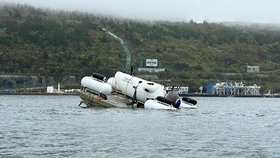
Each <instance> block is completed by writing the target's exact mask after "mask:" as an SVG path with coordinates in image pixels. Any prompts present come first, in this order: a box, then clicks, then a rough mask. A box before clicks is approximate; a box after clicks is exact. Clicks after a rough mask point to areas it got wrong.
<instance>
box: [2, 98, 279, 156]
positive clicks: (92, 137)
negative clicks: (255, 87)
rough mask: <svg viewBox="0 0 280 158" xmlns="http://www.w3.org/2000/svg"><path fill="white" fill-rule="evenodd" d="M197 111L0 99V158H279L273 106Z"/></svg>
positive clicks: (246, 101)
mask: <svg viewBox="0 0 280 158" xmlns="http://www.w3.org/2000/svg"><path fill="white" fill-rule="evenodd" d="M194 99H196V100H197V101H198V109H180V110H173V111H170V110H145V109H120V108H110V109H104V108H81V107H79V106H78V104H79V103H80V98H79V97H78V96H35V95H34V96H32V95H30V96H28V95H26V96H20V95H2V96H0V157H7V158H9V157H26V158H35V157H36V158H37V157H51V158H53V157H128V158H131V157H153V158H154V157H159V158H160V157H176V158H177V157H187V158H188V157H191V158H195V157H199V158H205V157H226V158H228V157H233V158H241V157H244V158H245V157H248V158H249V157H254V158H255V157H261V158H265V157H267V158H271V157H280V141H279V140H280V134H279V131H280V115H279V114H280V99H279V98H237V97H224V98H215V97H213V98H212V97H209V98H207V97H197V98H194Z"/></svg>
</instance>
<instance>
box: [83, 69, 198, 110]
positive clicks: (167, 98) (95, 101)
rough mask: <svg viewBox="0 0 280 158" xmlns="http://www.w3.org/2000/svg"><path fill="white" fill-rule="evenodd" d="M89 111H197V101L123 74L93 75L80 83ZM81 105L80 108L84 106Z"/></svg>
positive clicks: (84, 101)
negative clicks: (96, 109) (185, 109)
mask: <svg viewBox="0 0 280 158" xmlns="http://www.w3.org/2000/svg"><path fill="white" fill-rule="evenodd" d="M78 93H79V96H80V98H81V99H82V101H81V104H82V103H84V104H85V106H86V107H120V108H146V109H170V110H174V109H182V108H189V109H195V108H197V105H196V104H197V101H196V100H194V99H191V98H187V97H183V98H180V97H179V95H178V94H177V93H175V92H173V91H172V90H170V89H167V88H166V87H165V86H164V85H162V84H159V83H156V82H151V81H147V80H144V79H141V78H138V77H136V76H132V75H129V74H127V73H124V72H120V71H118V72H116V74H115V76H114V77H111V78H109V79H108V80H107V78H106V77H105V76H103V75H101V74H98V73H93V74H92V75H91V76H85V77H84V78H83V79H82V80H81V89H80V90H79V91H78ZM81 104H80V105H81Z"/></svg>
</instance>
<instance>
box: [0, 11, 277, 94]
mask: <svg viewBox="0 0 280 158" xmlns="http://www.w3.org/2000/svg"><path fill="white" fill-rule="evenodd" d="M96 24H98V25H100V26H102V27H104V28H107V29H108V30H110V31H111V32H113V33H115V34H116V35H117V36H119V37H121V38H122V39H124V40H125V42H126V44H127V45H128V48H129V50H130V51H131V53H132V65H133V67H135V72H134V73H135V75H140V74H143V73H140V72H137V71H136V68H137V67H138V65H139V62H140V60H141V59H146V58H149V59H154V58H155V59H158V60H159V61H160V62H161V63H162V65H163V67H164V68H166V72H164V73H159V74H157V75H158V76H159V77H160V79H162V80H169V79H171V82H167V83H165V84H175V85H186V86H189V87H191V89H192V90H193V91H196V90H197V89H198V87H199V86H200V85H205V83H207V82H209V81H217V80H219V81H242V82H244V83H246V84H258V85H261V86H262V87H263V89H262V90H263V91H267V90H268V89H272V90H273V91H280V84H279V81H280V78H279V76H280V63H279V61H280V43H279V42H280V31H279V29H277V28H278V26H277V27H273V28H271V27H258V28H257V29H256V27H251V26H246V27H244V26H242V27H241V26H240V25H238V26H235V25H234V26H233V25H228V24H217V23H207V22H206V21H205V22H204V23H201V24H198V23H195V22H193V21H190V22H189V23H183V22H176V23H175V22H165V21H152V22H151V21H149V22H147V21H133V20H129V19H115V18H110V17H102V16H96V15H93V14H88V13H80V12H67V11H53V10H48V9H46V10H44V9H37V8H34V7H31V6H28V5H1V6H0V73H1V74H37V75H45V76H54V78H55V80H56V82H60V81H61V80H62V78H63V76H66V75H73V76H78V77H82V76H84V75H90V74H91V73H92V72H99V73H102V74H104V75H106V76H108V77H110V76H113V75H114V73H115V72H116V71H118V70H120V71H122V70H123V68H124V64H125V58H126V56H125V53H124V51H123V48H122V46H121V44H120V43H119V42H118V41H117V40H115V39H113V38H112V37H110V36H108V35H107V34H106V33H105V32H104V31H102V29H100V28H99V27H97V25H96ZM247 65H257V66H260V73H253V74H252V73H247V72H246V66H247ZM169 81H170V80H169Z"/></svg>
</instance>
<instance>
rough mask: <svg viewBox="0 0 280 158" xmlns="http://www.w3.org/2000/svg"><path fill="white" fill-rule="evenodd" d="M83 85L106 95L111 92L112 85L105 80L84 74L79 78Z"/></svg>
mask: <svg viewBox="0 0 280 158" xmlns="http://www.w3.org/2000/svg"><path fill="white" fill-rule="evenodd" d="M81 84H82V86H83V87H86V88H89V89H91V90H93V91H96V92H98V93H102V94H105V95H108V94H110V93H111V92H112V87H111V86H110V85H109V84H108V83H105V82H103V81H102V82H101V81H99V80H96V79H94V78H93V77H90V76H86V77H84V78H83V79H82V80H81Z"/></svg>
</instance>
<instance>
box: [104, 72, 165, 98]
mask: <svg viewBox="0 0 280 158" xmlns="http://www.w3.org/2000/svg"><path fill="white" fill-rule="evenodd" d="M110 85H111V86H112V85H113V84H112V83H111V84H110ZM115 87H116V89H118V90H119V91H121V92H122V93H123V94H125V95H127V96H129V97H133V96H134V93H135V90H136V100H138V101H140V102H143V103H144V102H145V101H146V100H147V99H155V98H156V97H158V96H164V95H165V93H166V92H165V90H164V86H163V85H161V84H158V83H154V82H150V81H146V80H143V79H141V78H138V77H135V76H131V75H128V74H126V73H122V72H119V71H118V72H117V73H116V74H115Z"/></svg>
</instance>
